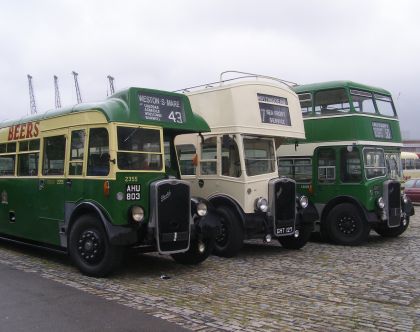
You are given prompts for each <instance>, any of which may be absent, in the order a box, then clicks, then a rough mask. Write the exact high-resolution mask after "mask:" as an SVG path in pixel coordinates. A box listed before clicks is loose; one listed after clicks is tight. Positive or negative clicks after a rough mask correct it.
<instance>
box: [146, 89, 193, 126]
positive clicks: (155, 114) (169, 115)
mask: <svg viewBox="0 0 420 332" xmlns="http://www.w3.org/2000/svg"><path fill="white" fill-rule="evenodd" d="M138 96H139V108H140V118H142V119H143V120H152V121H162V122H171V123H184V122H185V112H184V105H183V103H182V100H181V98H180V97H177V96H166V95H157V94H149V93H142V92H140V93H139V95H138Z"/></svg>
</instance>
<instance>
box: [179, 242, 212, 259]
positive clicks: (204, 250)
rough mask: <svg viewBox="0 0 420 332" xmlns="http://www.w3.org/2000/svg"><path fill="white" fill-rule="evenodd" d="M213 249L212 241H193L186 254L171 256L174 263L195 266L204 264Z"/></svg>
mask: <svg viewBox="0 0 420 332" xmlns="http://www.w3.org/2000/svg"><path fill="white" fill-rule="evenodd" d="M213 248H214V240H211V239H204V240H194V241H191V243H190V249H188V251H187V252H183V253H179V254H172V255H171V256H172V258H173V259H174V261H175V262H177V263H180V264H185V265H197V264H200V263H201V262H204V261H205V260H206V259H207V258H208V257H209V256H210V254H211V252H212V251H213Z"/></svg>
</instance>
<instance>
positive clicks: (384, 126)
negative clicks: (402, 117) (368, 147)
mask: <svg viewBox="0 0 420 332" xmlns="http://www.w3.org/2000/svg"><path fill="white" fill-rule="evenodd" d="M372 129H373V136H375V138H381V139H392V131H391V126H390V125H389V123H384V122H373V121H372Z"/></svg>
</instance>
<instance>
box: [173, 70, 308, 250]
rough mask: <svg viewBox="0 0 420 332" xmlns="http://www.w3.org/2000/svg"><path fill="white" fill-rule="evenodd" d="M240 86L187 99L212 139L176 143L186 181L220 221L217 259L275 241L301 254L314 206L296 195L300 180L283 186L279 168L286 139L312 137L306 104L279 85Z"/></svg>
mask: <svg viewBox="0 0 420 332" xmlns="http://www.w3.org/2000/svg"><path fill="white" fill-rule="evenodd" d="M233 81H234V82H232V80H229V81H228V82H223V81H220V82H217V83H216V84H213V85H216V86H215V87H207V88H204V89H203V87H204V86H203V87H201V89H200V88H199V89H198V90H196V91H194V92H188V90H187V91H186V94H187V95H188V98H189V99H190V102H191V106H192V109H193V111H194V113H197V114H199V115H201V116H203V118H204V119H205V120H206V121H207V123H208V124H209V125H210V128H211V133H204V134H202V135H196V134H193V135H181V136H178V137H177V139H176V146H177V150H178V157H179V159H180V165H181V172H182V178H183V179H185V180H187V181H189V182H190V183H191V189H192V192H193V193H194V194H195V195H198V196H201V197H205V198H207V199H208V200H209V201H210V202H211V203H212V204H213V206H215V207H216V208H217V210H218V212H219V214H220V216H221V224H222V230H221V234H220V235H219V236H218V237H217V239H216V244H215V253H216V254H218V255H221V256H225V257H232V256H234V255H236V254H237V253H238V251H239V250H240V249H241V247H242V245H243V241H244V240H245V239H254V238H260V239H264V240H265V241H271V238H272V236H274V237H276V238H278V240H279V241H280V243H281V244H282V245H283V246H284V247H286V248H291V249H298V248H301V247H303V246H304V245H305V244H306V242H307V241H308V238H309V235H310V233H311V232H312V229H313V222H314V219H311V218H308V213H307V212H306V211H307V198H306V197H304V196H298V195H297V191H296V183H295V181H294V180H292V179H289V178H285V177H282V178H279V176H278V170H277V163H276V147H278V144H281V142H282V140H283V139H284V138H285V137H291V138H295V139H302V138H304V137H305V134H304V130H303V121H302V114H301V112H300V107H299V100H298V98H297V96H296V94H295V93H294V92H293V91H292V90H291V89H290V88H289V87H287V86H286V85H285V84H282V83H279V82H278V81H275V82H273V81H272V80H271V81H265V80H263V79H261V78H260V79H259V80H252V79H247V80H241V79H239V78H238V80H237V81H236V80H233ZM190 91H191V90H190Z"/></svg>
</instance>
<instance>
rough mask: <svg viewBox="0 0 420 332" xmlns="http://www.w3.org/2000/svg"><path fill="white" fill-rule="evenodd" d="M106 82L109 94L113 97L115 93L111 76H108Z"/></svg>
mask: <svg viewBox="0 0 420 332" xmlns="http://www.w3.org/2000/svg"><path fill="white" fill-rule="evenodd" d="M107 77H108V81H109V90H110V92H111V95H113V94H114V93H115V89H114V78H113V77H112V76H111V75H108V76H107Z"/></svg>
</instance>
